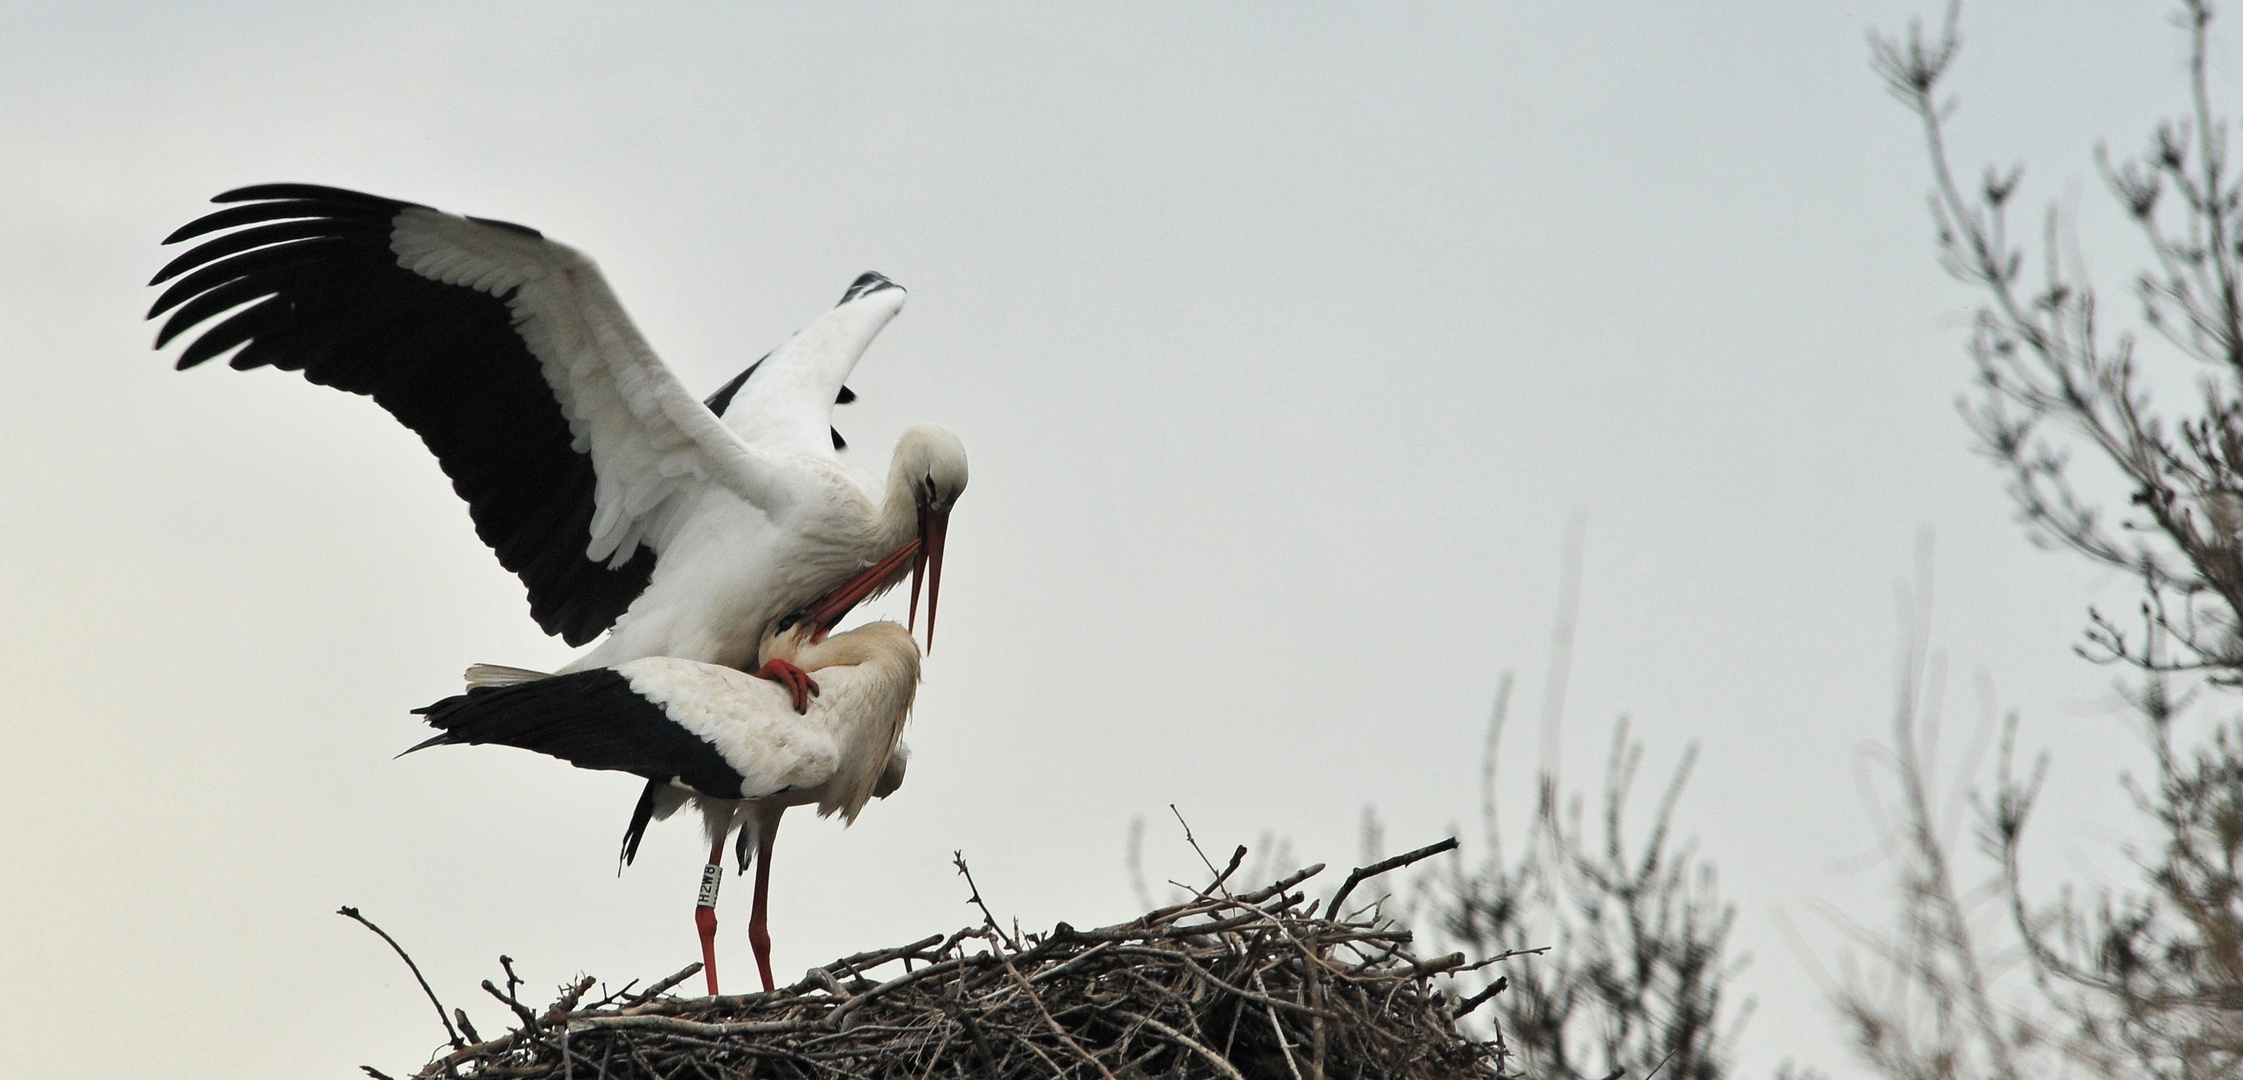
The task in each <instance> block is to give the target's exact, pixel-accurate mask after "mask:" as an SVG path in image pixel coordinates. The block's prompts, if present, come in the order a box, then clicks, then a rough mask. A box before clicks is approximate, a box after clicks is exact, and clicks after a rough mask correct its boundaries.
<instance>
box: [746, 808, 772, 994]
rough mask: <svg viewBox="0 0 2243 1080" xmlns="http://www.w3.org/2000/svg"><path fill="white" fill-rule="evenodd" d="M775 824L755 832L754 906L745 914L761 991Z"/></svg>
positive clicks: (766, 970) (766, 981)
mask: <svg viewBox="0 0 2243 1080" xmlns="http://www.w3.org/2000/svg"><path fill="white" fill-rule="evenodd" d="M778 825H779V823H778V821H776V820H773V821H770V822H768V823H766V824H765V825H764V827H763V828H762V829H760V830H758V835H757V836H756V844H755V905H754V907H753V908H752V909H751V910H750V912H749V914H748V944H749V945H750V946H751V947H753V948H754V949H755V966H756V970H757V972H758V973H759V974H761V975H762V976H763V988H764V989H765V990H770V989H771V988H772V983H771V930H770V928H769V927H768V926H766V925H765V924H764V915H765V913H766V912H767V910H768V901H769V900H770V897H771V842H772V840H774V839H776V838H777V834H778V832H779V829H778Z"/></svg>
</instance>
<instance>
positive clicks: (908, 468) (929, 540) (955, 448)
mask: <svg viewBox="0 0 2243 1080" xmlns="http://www.w3.org/2000/svg"><path fill="white" fill-rule="evenodd" d="M894 478H895V479H897V480H902V481H905V482H907V483H909V484H910V485H911V497H912V502H914V503H916V504H917V505H918V507H919V554H918V556H917V558H915V559H914V560H913V561H912V564H911V624H912V628H913V629H916V628H917V627H918V623H919V585H920V581H921V579H925V581H926V585H927V649H928V651H930V652H931V651H933V650H934V647H935V602H936V601H937V600H938V599H939V598H940V597H941V596H942V542H943V538H944V537H945V536H946V535H948V534H949V532H950V508H951V507H953V506H956V505H957V504H958V496H960V495H963V494H965V492H966V444H964V443H962V442H959V441H958V436H956V435H952V434H951V433H950V432H949V431H947V430H945V429H943V428H939V427H936V426H935V425H933V424H915V425H913V426H912V427H911V428H910V429H909V430H907V431H905V432H904V433H903V438H901V439H898V440H896V461H895V466H894Z"/></svg>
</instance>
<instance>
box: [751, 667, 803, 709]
mask: <svg viewBox="0 0 2243 1080" xmlns="http://www.w3.org/2000/svg"><path fill="white" fill-rule="evenodd" d="M755 677H756V678H758V679H769V680H771V681H772V682H775V683H778V684H779V685H781V686H784V687H786V688H787V690H788V691H789V692H790V693H792V694H793V695H794V711H796V712H798V713H806V712H809V711H810V699H811V698H814V697H817V696H818V681H817V680H816V679H813V678H811V677H810V673H809V672H807V671H804V670H802V669H801V668H798V667H796V666H794V665H793V664H792V663H789V662H788V661H785V660H771V661H767V662H765V663H764V665H763V666H762V667H761V668H758V669H756V672H755Z"/></svg>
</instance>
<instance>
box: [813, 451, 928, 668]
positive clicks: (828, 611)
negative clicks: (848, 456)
mask: <svg viewBox="0 0 2243 1080" xmlns="http://www.w3.org/2000/svg"><path fill="white" fill-rule="evenodd" d="M965 490H966V447H965V444H964V443H961V442H959V441H958V437H957V436H956V435H952V434H951V433H950V432H948V431H945V430H943V429H942V428H939V427H936V426H934V425H933V424H919V425H917V426H915V427H912V428H911V429H910V430H907V431H905V432H904V433H903V438H901V439H898V440H896V453H895V458H894V464H893V465H891V466H890V468H889V471H888V499H887V505H886V507H885V508H884V509H883V511H882V513H883V515H884V516H887V517H889V518H891V519H893V518H894V516H896V515H900V514H906V513H908V514H911V515H912V518H915V519H916V524H915V525H914V526H913V535H912V537H911V539H909V540H907V541H905V542H904V543H903V545H902V546H900V547H898V548H896V549H895V550H894V551H892V552H890V553H889V554H888V555H887V557H885V558H883V559H881V560H880V561H879V562H876V563H874V564H872V565H871V566H868V567H866V568H864V569H863V570H861V571H859V572H858V573H857V574H856V576H854V577H851V578H850V579H849V580H847V581H844V582H842V583H841V584H840V585H839V586H838V587H836V588H835V589H834V590H833V591H832V592H829V593H827V594H826V595H825V596H824V597H822V598H820V599H819V600H818V601H817V602H816V603H813V604H811V605H810V606H809V607H808V608H805V609H803V610H802V611H800V612H798V613H796V614H794V615H790V616H788V617H787V618H786V619H785V620H782V621H781V623H780V629H782V630H784V629H788V628H791V627H793V626H795V625H797V624H807V625H808V627H809V631H808V632H809V634H810V637H809V638H808V640H809V641H811V642H817V641H820V640H822V639H823V638H824V637H825V635H826V634H827V632H829V631H831V630H832V629H833V627H834V626H835V625H837V624H839V623H840V622H841V619H842V617H843V616H846V615H847V614H848V613H849V609H850V608H853V607H855V606H857V604H859V603H861V602H863V601H864V600H865V599H866V598H868V597H871V596H874V595H876V594H878V593H881V592H883V591H885V590H887V588H888V587H889V586H891V585H894V584H895V583H896V582H898V581H900V580H902V578H903V572H904V568H906V567H909V568H910V570H911V627H910V628H911V629H914V630H915V629H917V628H918V624H919V590H920V588H921V587H922V586H924V587H925V588H926V590H927V648H928V649H930V650H932V649H933V648H934V645H935V605H936V603H937V602H938V601H939V599H940V598H941V596H942V546H943V539H944V537H946V536H947V535H949V532H950V509H951V507H953V506H956V505H957V503H958V496H960V495H962V494H964V493H965ZM905 520H912V519H905ZM894 524H895V525H898V526H900V525H902V524H903V522H901V521H897V522H894ZM891 535H892V534H891Z"/></svg>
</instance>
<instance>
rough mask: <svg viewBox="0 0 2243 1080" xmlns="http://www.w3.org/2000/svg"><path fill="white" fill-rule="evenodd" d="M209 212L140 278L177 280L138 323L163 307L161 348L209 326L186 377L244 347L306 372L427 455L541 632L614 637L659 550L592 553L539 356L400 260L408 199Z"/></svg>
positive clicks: (264, 198)
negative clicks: (407, 433)
mask: <svg viewBox="0 0 2243 1080" xmlns="http://www.w3.org/2000/svg"><path fill="white" fill-rule="evenodd" d="M213 201H215V202H219V203H231V204H237V205H232V206H229V207H227V208H226V209H223V210H218V211H215V212H213V213H210V214H208V215H205V216H203V217H201V218H199V219H197V220H195V221H193V222H190V223H188V224H187V225H185V226H183V227H181V228H180V229H179V230H178V231H177V232H174V233H173V234H172V236H171V238H170V240H167V241H166V242H167V243H171V242H176V241H181V240H188V239H193V238H196V237H205V236H207V237H210V238H209V239H206V240H203V241H202V242H201V243H199V244H197V245H195V246H194V247H192V248H190V249H188V250H187V251H186V252H185V253H184V254H181V255H180V256H179V257H178V258H175V259H173V260H172V261H171V262H170V264H169V265H167V266H165V267H164V269H163V270H162V271H161V272H159V273H158V274H157V275H156V277H155V280H154V281H152V282H151V283H150V284H163V283H164V282H166V281H171V280H172V279H173V278H177V279H178V280H177V281H176V282H175V283H173V284H172V286H171V287H170V288H169V289H167V290H165V292H164V294H163V296H162V297H161V298H160V299H158V300H157V301H156V304H155V306H154V307H153V308H151V309H150V310H149V312H148V317H149V318H151V319H153V318H157V317H159V316H162V315H164V314H165V313H167V312H170V313H171V317H170V318H169V319H168V320H167V321H166V322H165V324H164V326H163V329H162V331H161V332H160V333H159V334H158V336H157V346H158V347H159V348H160V347H162V346H163V345H164V344H166V343H168V342H170V341H171V340H172V339H173V338H175V337H178V336H180V335H182V334H184V333H186V332H188V331H189V330H191V329H193V328H194V327H196V326H202V327H203V329H202V330H201V331H200V332H199V333H198V334H196V335H195V336H194V338H193V340H192V341H190V343H189V344H188V345H187V347H186V348H185V349H184V350H182V352H181V353H180V356H179V361H178V366H179V367H181V368H190V367H194V366H196V365H197V364H201V363H204V362H206V361H209V360H212V359H215V358H217V357H219V356H221V355H223V354H225V353H226V352H227V351H228V350H232V349H236V348H238V349H239V350H240V351H238V352H235V353H234V355H233V358H232V361H231V366H233V367H235V368H240V369H248V368H254V367H275V368H279V369H281V370H284V371H300V372H302V373H303V375H304V377H305V378H306V379H309V380H310V381H312V382H314V383H318V384H320V385H323V386H332V387H335V388H337V389H341V390H347V391H349V392H351V393H354V394H365V395H368V396H371V397H372V398H373V399H374V401H375V402H376V403H377V404H379V405H381V406H382V408H384V409H387V410H389V412H390V414H391V415H393V416H395V417H397V419H398V420H399V421H401V422H402V423H404V424H405V426H406V427H409V428H411V429H413V431H414V432H415V433H417V434H419V435H420V437H421V440H422V441H423V442H425V443H426V444H427V445H428V448H429V450H430V452H432V453H434V454H435V455H436V459H437V461H438V463H439V464H441V465H442V466H443V468H444V472H445V474H446V475H447V476H449V477H451V480H452V488H453V490H454V491H456V492H458V493H459V496H460V498H461V499H464V500H466V502H467V505H468V512H469V514H470V516H472V517H473V518H474V521H475V532H476V535H478V536H480V537H482V539H483V542H484V543H486V544H488V545H490V547H491V549H492V550H493V551H494V552H496V553H497V555H498V558H499V562H500V564H501V565H503V566H505V567H506V568H507V569H508V570H510V571H513V572H514V573H515V574H517V575H519V576H520V577H521V579H522V584H523V585H524V586H525V587H526V588H527V590H528V592H529V601H530V614H531V616H532V617H533V618H535V619H536V620H537V623H538V625H539V626H541V627H543V628H544V629H545V632H546V633H549V634H558V635H560V636H561V637H562V638H563V639H564V640H566V641H567V642H568V643H569V644H571V645H582V644H584V643H585V642H587V641H590V640H592V639H593V638H595V637H597V636H599V634H600V633H601V632H602V631H604V630H606V629H607V628H608V627H610V626H612V625H614V623H615V620H616V617H617V616H619V615H621V614H622V613H623V611H624V609H625V608H627V607H629V606H630V604H631V601H632V600H634V599H636V598H637V597H638V595H639V593H640V592H642V591H644V590H645V588H646V584H647V581H648V579H649V578H650V577H651V576H652V575H653V572H654V552H653V551H652V550H650V549H647V548H643V547H642V548H640V549H639V551H638V552H637V554H635V555H634V556H633V557H632V558H631V560H630V561H629V562H627V563H625V564H624V565H622V566H621V567H618V568H616V569H613V570H610V569H608V568H607V566H606V565H605V563H601V562H593V561H591V560H589V559H586V558H585V557H584V548H585V546H586V544H587V543H588V542H589V541H590V539H591V522H592V511H593V504H594V500H593V491H594V485H595V477H594V474H593V471H592V460H591V458H590V457H589V456H587V455H585V454H581V453H578V452H577V451H576V450H575V449H574V448H573V447H572V446H571V441H572V440H571V437H570V434H569V430H568V422H567V420H566V419H565V418H564V417H563V416H562V415H561V410H560V405H559V404H558V403H557V402H556V401H555V400H554V398H553V394H552V390H551V388H550V387H549V386H547V384H546V382H545V377H544V375H543V373H542V372H541V370H540V367H539V364H538V361H537V358H536V356H534V355H532V354H531V352H530V351H529V348H528V346H527V345H526V344H524V342H523V341H522V339H521V337H520V335H518V334H516V333H515V331H514V325H513V317H512V313H511V312H510V311H509V310H508V309H507V306H506V301H507V300H508V299H509V297H508V296H491V295H488V294H485V293H479V292H476V291H474V290H472V289H468V288H465V287H462V286H454V285H445V284H442V283H440V282H436V281H430V280H428V279H426V278H423V277H421V276H420V275H418V274H415V273H413V272H411V271H409V270H406V269H404V268H403V267H400V266H399V265H397V256H396V255H395V253H393V252H392V251H391V250H390V247H389V244H390V233H391V230H392V229H393V227H394V225H393V223H394V221H395V219H396V217H397V215H398V214H399V213H401V212H403V211H404V210H405V209H406V208H408V207H412V206H416V205H418V204H415V203H407V202H401V201H399V200H396V199H385V198H381V197H379V196H375V195H367V194H363V193H360V192H355V191H344V190H342V189H339V188H329V187H320V186H317V185H310V184H265V185H260V186H256V187H246V188H240V189H237V190H234V191H229V192H227V193H225V194H223V195H220V196H218V198H217V199H215V200H213ZM491 224H493V225H496V226H498V227H501V228H510V229H517V230H521V231H523V232H527V233H534V232H535V230H531V229H528V228H527V227H525V226H519V225H512V224H510V223H504V222H492V223H491ZM226 230H234V231H230V232H229V231H226ZM212 234H217V235H212ZM245 305H246V306H245ZM237 309H238V310H237ZM229 311H231V312H232V314H230V315H228V314H226V313H227V312H229ZM221 316H223V317H222V318H221ZM212 320H217V321H216V322H212Z"/></svg>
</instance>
